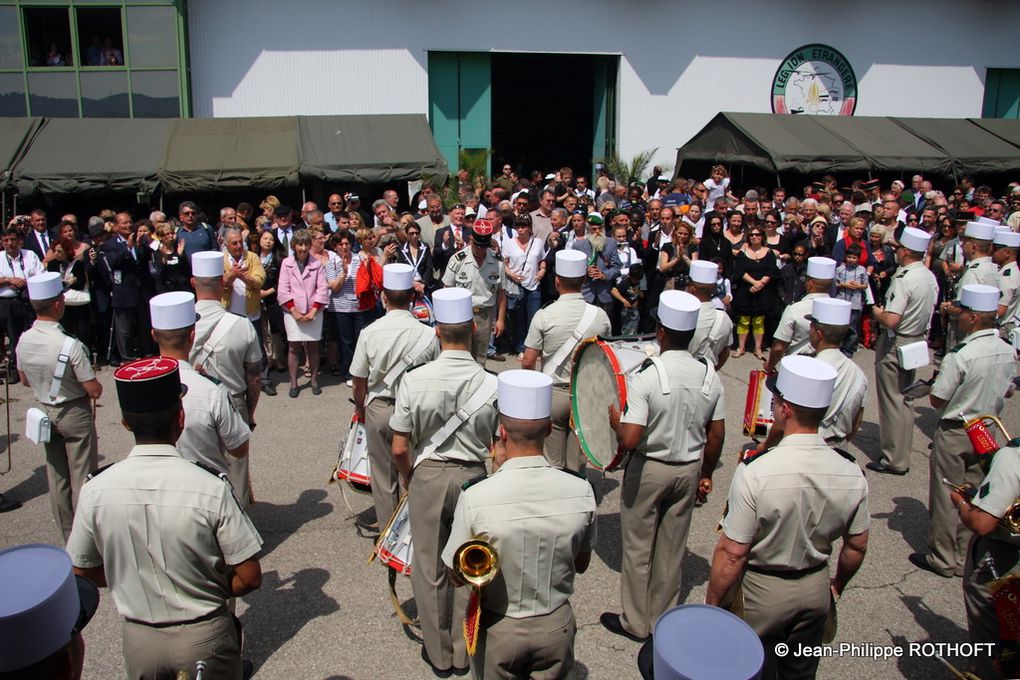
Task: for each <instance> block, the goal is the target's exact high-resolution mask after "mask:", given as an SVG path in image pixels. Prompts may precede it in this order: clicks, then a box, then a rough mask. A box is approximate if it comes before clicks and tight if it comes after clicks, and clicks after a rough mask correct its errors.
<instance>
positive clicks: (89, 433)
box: [17, 272, 103, 541]
mask: <svg viewBox="0 0 1020 680" xmlns="http://www.w3.org/2000/svg"><path fill="white" fill-rule="evenodd" d="M27 284H28V296H29V299H30V300H31V303H32V307H33V308H34V309H35V314H36V320H35V323H33V324H32V327H31V328H29V329H28V330H27V331H25V332H24V333H23V334H22V336H21V340H20V341H19V342H18V348H17V359H18V360H17V365H18V373H19V374H20V378H21V381H22V382H23V383H24V384H25V385H27V386H28V387H30V388H31V389H32V393H33V394H34V395H35V398H36V400H37V401H38V402H39V405H40V407H41V408H42V410H43V411H45V412H46V415H47V416H48V417H49V419H50V423H51V426H50V428H51V429H50V440H49V441H48V442H46V444H45V445H44V446H45V449H46V478H47V480H48V481H49V487H50V506H51V507H52V509H53V519H55V520H56V522H57V524H59V525H60V531H61V533H62V534H63V537H64V540H65V541H66V540H67V537H68V536H69V535H70V534H71V525H72V523H73V521H74V512H75V506H76V505H77V500H78V497H79V493H80V491H81V487H82V485H83V484H84V483H85V479H86V477H87V476H88V475H89V473H91V472H93V471H95V469H96V468H97V467H98V465H99V458H98V453H97V450H96V423H95V419H94V418H93V417H92V409H91V405H90V403H89V400H90V399H92V400H95V399H99V397H100V395H102V393H103V386H102V385H100V384H99V381H98V380H96V374H95V373H94V372H93V370H92V366H91V365H90V364H89V353H88V350H87V349H86V348H85V345H83V344H82V343H81V341H80V340H77V339H75V338H73V337H71V336H69V335H66V334H65V333H64V329H63V328H61V326H60V319H61V318H62V317H63V316H64V294H63V282H62V279H61V277H60V274H58V273H56V272H46V273H44V274H38V275H36V276H33V277H31V278H29V279H28V282H27Z"/></svg>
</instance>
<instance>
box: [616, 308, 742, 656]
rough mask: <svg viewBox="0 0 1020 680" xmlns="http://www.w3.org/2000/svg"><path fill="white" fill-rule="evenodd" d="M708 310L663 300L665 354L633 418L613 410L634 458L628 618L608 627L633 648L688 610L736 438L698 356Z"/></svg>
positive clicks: (626, 507)
mask: <svg viewBox="0 0 1020 680" xmlns="http://www.w3.org/2000/svg"><path fill="white" fill-rule="evenodd" d="M700 309H701V303H700V302H698V299H697V298H695V297H694V296H693V295H691V294H690V293H683V292H680V291H675V290H673V291H666V292H664V293H662V295H661V296H660V297H659V326H658V328H657V330H656V339H657V341H658V343H659V349H660V356H659V357H657V358H655V359H651V360H649V361H648V362H646V364H645V366H644V367H643V368H642V369H641V371H640V372H638V374H637V375H636V376H635V377H634V380H633V381H632V383H631V385H630V386H629V387H628V393H627V408H626V410H625V411H624V413H623V414H622V415H621V414H620V413H619V411H617V410H616V407H615V406H611V407H610V415H609V422H610V426H611V427H612V428H613V431H614V432H616V437H617V440H618V441H619V443H620V446H621V447H623V448H624V449H628V450H630V449H633V454H632V455H631V457H630V459H629V460H628V462H627V465H626V468H625V472H624V477H623V487H622V490H621V498H620V528H621V533H622V535H623V564H622V568H621V571H620V577H621V578H620V581H621V586H620V591H621V601H622V604H623V613H622V614H614V613H611V612H604V613H603V614H602V616H601V619H600V620H601V622H602V625H603V626H605V627H606V628H607V629H609V630H610V631H611V632H613V633H616V634H617V635H623V636H624V637H628V638H630V639H632V640H639V641H640V640H644V639H646V638H647V637H648V636H649V635H650V634H651V632H652V627H653V626H654V624H655V621H656V619H658V618H659V616H660V615H661V614H662V613H663V612H665V611H666V610H667V609H670V608H671V607H674V606H676V605H677V604H679V603H680V581H681V574H680V564H681V562H682V561H683V555H684V551H685V550H686V548H687V534H688V531H689V530H690V526H691V513H692V512H693V510H694V502H695V500H696V499H697V498H698V497H702V498H704V497H705V496H707V495H708V494H709V493H710V492H711V491H712V473H713V472H714V471H715V466H716V463H717V462H718V461H719V453H720V451H721V450H722V446H723V442H724V440H725V437H726V423H725V420H724V416H725V413H726V405H725V403H724V400H723V388H722V382H721V381H720V380H719V376H718V375H716V373H715V369H714V368H713V366H712V362H711V361H708V360H706V359H695V358H694V357H692V356H691V354H690V352H689V351H688V347H689V346H690V342H691V338H692V337H693V335H694V329H695V328H697V325H698V313H699V311H700Z"/></svg>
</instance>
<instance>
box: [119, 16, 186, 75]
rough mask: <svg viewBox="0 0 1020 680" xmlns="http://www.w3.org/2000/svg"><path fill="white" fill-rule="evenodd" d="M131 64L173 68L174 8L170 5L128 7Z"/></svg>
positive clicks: (174, 61) (174, 66)
mask: <svg viewBox="0 0 1020 680" xmlns="http://www.w3.org/2000/svg"><path fill="white" fill-rule="evenodd" d="M127 18H128V47H129V48H130V52H129V54H130V56H131V66H132V68H134V67H146V68H148V67H153V66H163V67H170V68H177V11H176V10H175V9H174V8H173V7H128V9H127Z"/></svg>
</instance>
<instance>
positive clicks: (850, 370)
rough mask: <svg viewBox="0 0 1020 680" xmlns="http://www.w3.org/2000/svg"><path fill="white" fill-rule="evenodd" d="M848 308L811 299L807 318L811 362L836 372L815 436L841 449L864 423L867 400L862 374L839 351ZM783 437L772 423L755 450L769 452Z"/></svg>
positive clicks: (827, 299) (831, 300)
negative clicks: (811, 355) (813, 355)
mask: <svg viewBox="0 0 1020 680" xmlns="http://www.w3.org/2000/svg"><path fill="white" fill-rule="evenodd" d="M851 307H852V305H851V304H850V303H849V302H847V301H846V300H837V299H835V298H830V297H820V298H815V299H814V300H813V301H812V305H811V313H810V314H808V317H807V318H808V321H810V323H811V330H810V334H811V335H810V342H811V348H812V350H813V351H814V352H815V358H816V359H818V360H819V361H821V362H823V363H826V364H828V365H829V366H832V367H833V368H834V369H836V384H835V386H834V387H833V390H832V401H831V402H830V403H829V408H827V409H826V410H825V417H824V418H822V422H821V423H819V425H818V434H820V435H821V436H822V438H823V439H824V440H825V443H826V444H828V445H829V446H833V447H845V446H846V445H847V444H849V443H850V439H851V438H852V437H853V436H854V434H855V433H856V432H857V429H858V428H859V427H860V426H861V421H862V420H863V419H864V402H865V400H866V399H867V396H868V378H867V376H865V375H864V371H862V370H861V369H860V367H859V366H858V365H857V364H855V363H854V362H853V360H851V359H850V358H849V357H847V356H846V355H845V354H843V352H842V351H840V347H841V346H842V343H843V336H844V335H846V333H847V331H848V330H849V329H850V311H851ZM783 434H784V433H783V428H782V427H781V426H779V425H776V424H775V423H773V424H772V427H770V428H769V433H768V436H767V437H765V441H763V442H762V443H761V444H759V445H758V446H757V448H756V449H755V450H756V451H758V452H762V451H766V450H768V449H770V448H772V447H773V446H775V445H776V444H778V443H779V442H780V440H782V438H783Z"/></svg>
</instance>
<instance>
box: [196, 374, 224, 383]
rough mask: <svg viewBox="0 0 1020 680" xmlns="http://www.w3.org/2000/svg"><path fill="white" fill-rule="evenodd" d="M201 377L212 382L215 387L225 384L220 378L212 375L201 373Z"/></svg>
mask: <svg viewBox="0 0 1020 680" xmlns="http://www.w3.org/2000/svg"><path fill="white" fill-rule="evenodd" d="M199 375H201V376H202V377H203V378H205V379H206V380H208V381H209V382H211V383H212V384H213V385H222V384H223V383H222V382H221V381H220V380H219V379H218V378H214V377H212V376H211V375H209V374H208V373H200V374H199Z"/></svg>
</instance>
